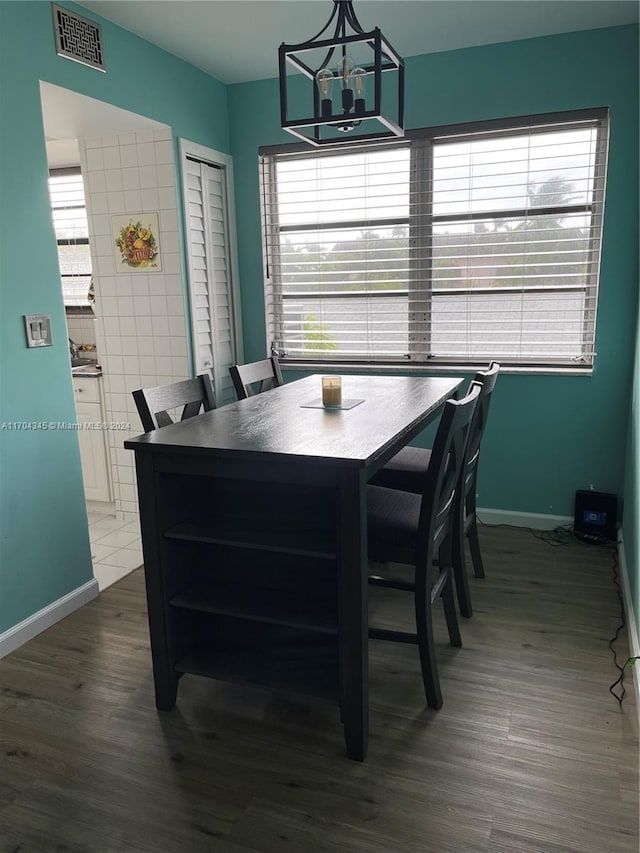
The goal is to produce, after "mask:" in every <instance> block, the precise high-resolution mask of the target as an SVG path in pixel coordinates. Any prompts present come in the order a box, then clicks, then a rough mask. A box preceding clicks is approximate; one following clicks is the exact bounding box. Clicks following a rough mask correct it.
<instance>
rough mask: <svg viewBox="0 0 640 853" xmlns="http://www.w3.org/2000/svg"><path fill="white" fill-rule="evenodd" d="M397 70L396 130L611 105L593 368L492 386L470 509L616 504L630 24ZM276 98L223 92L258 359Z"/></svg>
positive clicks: (624, 389)
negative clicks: (399, 120)
mask: <svg viewBox="0 0 640 853" xmlns="http://www.w3.org/2000/svg"><path fill="white" fill-rule="evenodd" d="M406 67H407V74H406V77H407V83H406V102H407V120H406V126H407V127H408V128H412V127H423V126H431V125H442V124H449V123H457V122H465V121H476V120H480V119H490V118H500V117H504V116H519V115H527V114H532V113H544V112H551V111H557V110H571V109H582V108H586V107H599V106H609V107H610V108H611V144H610V155H609V175H608V182H607V198H606V217H605V227H604V245H603V252H602V275H601V280H600V298H599V313H598V328H597V337H596V350H597V353H598V355H597V359H596V367H595V369H594V372H593V375H592V376H590V377H583V376H576V377H574V376H558V375H555V376H554V375H503V376H502V377H501V378H500V380H499V384H498V387H497V390H496V394H495V397H494V403H493V404H492V414H491V422H490V428H489V430H488V431H487V435H486V439H485V443H484V445H483V460H482V466H481V471H480V478H479V493H480V497H479V503H480V506H483V507H492V508H494V509H504V510H512V511H521V512H534V513H547V514H559V515H572V514H573V499H574V492H575V490H576V489H582V488H589V486H590V485H593V487H594V488H595V489H597V490H600V491H609V492H615V493H617V494H619V495H622V491H623V471H624V447H625V440H626V431H627V419H628V410H629V389H630V387H631V369H632V360H633V341H634V334H635V317H636V311H637V290H638V196H637V187H638V29H637V27H635V26H628V27H615V28H611V29H604V30H590V31H586V32H579V33H566V34H563V35H559V36H550V37H545V38H539V39H530V40H527V41H518V42H510V43H505V44H496V45H489V46H486V47H478V48H469V49H465V50H456V51H450V52H446V53H436V54H430V55H424V56H417V57H410V58H409V59H408V60H407V63H406ZM278 97H279V96H278V88H277V81H276V80H265V81H259V82H254V83H245V84H238V85H236V86H231V87H230V88H229V109H230V113H229V118H230V127H231V144H232V152H233V156H234V171H235V176H236V210H237V217H238V243H239V254H240V274H241V280H242V294H243V320H244V340H245V357H246V359H247V360H248V361H250V360H254V359H257V358H261V357H263V356H264V353H265V331H264V297H263V289H262V262H261V249H260V246H261V235H260V200H259V194H258V165H257V152H258V147H259V146H260V145H273V144H278V143H282V142H292V141H294V140H293V137H291V136H290V135H289V134H286V133H284V132H283V131H282V130H281V129H280V127H279V115H280V113H279V101H278ZM424 441H425V442H426V441H427V438H424ZM483 470H484V471H490V472H491V475H490V476H483Z"/></svg>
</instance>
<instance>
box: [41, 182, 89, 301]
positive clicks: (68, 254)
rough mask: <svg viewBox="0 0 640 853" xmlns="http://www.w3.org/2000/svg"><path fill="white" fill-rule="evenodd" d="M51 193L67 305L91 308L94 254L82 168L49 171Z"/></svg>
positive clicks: (61, 275)
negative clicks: (89, 297)
mask: <svg viewBox="0 0 640 853" xmlns="http://www.w3.org/2000/svg"><path fill="white" fill-rule="evenodd" d="M49 196H50V198H51V209H52V212H53V227H54V230H55V234H56V239H57V241H58V263H59V264H60V278H61V280H62V295H63V298H64V304H65V305H73V306H85V307H89V305H90V303H89V300H88V298H87V297H88V293H89V285H90V283H91V256H90V254H89V226H88V223H87V211H86V208H85V202H84V185H83V182H82V175H81V174H80V169H79V168H70V169H52V170H51V171H50V172H49Z"/></svg>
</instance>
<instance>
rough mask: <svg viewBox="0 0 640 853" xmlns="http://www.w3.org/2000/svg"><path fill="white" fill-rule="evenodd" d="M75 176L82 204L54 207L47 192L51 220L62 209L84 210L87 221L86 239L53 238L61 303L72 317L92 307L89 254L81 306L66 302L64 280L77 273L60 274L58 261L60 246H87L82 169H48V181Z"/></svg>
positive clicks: (91, 312) (74, 276)
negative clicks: (80, 183) (84, 294)
mask: <svg viewBox="0 0 640 853" xmlns="http://www.w3.org/2000/svg"><path fill="white" fill-rule="evenodd" d="M75 175H78V176H79V177H80V180H81V182H82V185H83V199H84V204H78V205H71V206H69V207H67V208H62V207H59V206H58V207H56V206H54V204H53V199H52V198H51V191H50V190H49V207H50V209H51V216H52V218H53V214H54V212H55V211H56V210H62V209H66V210H84V213H85V217H86V219H87V236H86V237H58V235H57V233H56V234H55V237H56V246H57V251H58V267H59V276H60V286H61V289H62V298H63V302H64V306H65V312H66V314H67V315H73V314H76V313H77V314H82V315H85V314H93V307H92V304H91V302H90V301H89V298H88V294H89V287H90V283H91V278H92V276H93V263H92V260H91V255H90V254H89V266H90V269H89V272H88V273H86V275H88V277H89V284H88V285H87V298H86V302H83V303H81V304H78V303H75V302H67V298H68V297H67V293H66V292H65V288H64V280H65V279H73V278H77V276H78V274H77V273H63V272H62V264H61V261H60V246H89V217H88V213H87V203H86V194H85V193H84V179H83V177H82V169H81V168H80V166H64V167H53V168H51V169H49V175H48V177H49V179H50V178H64V177H71V176H75ZM55 230H56V229H55V221H54V232H55Z"/></svg>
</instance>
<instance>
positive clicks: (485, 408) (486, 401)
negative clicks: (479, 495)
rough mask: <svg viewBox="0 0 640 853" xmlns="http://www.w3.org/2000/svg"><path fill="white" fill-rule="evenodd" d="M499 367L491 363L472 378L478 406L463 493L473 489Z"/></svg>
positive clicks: (471, 434) (470, 440) (466, 465)
mask: <svg viewBox="0 0 640 853" xmlns="http://www.w3.org/2000/svg"><path fill="white" fill-rule="evenodd" d="M499 372H500V365H499V364H498V362H497V361H492V362H491V364H490V365H489V368H488V370H481V371H479V372H478V373H476V375H475V376H474V377H473V382H472V384H473V383H479V384H480V385H481V390H480V396H479V398H478V406H477V408H476V412H475V415H474V418H473V422H472V424H471V430H470V432H469V439H468V447H467V456H466V462H465V472H464V492H465V494H468V493H469V492H470V491H471V489H475V487H476V486H475V483H476V477H477V469H478V461H479V459H480V444H481V442H482V436H483V435H484V431H485V428H486V426H487V420H488V418H489V406H490V405H491V395H492V394H493V390H494V388H495V387H496V382H497V380H498V373H499Z"/></svg>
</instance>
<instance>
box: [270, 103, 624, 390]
mask: <svg viewBox="0 0 640 853" xmlns="http://www.w3.org/2000/svg"><path fill="white" fill-rule="evenodd" d="M585 123H592V124H593V125H594V126H595V127H596V133H597V137H596V147H595V154H594V173H593V182H592V184H591V186H590V191H591V199H590V201H588V202H587V203H584V204H562V205H549V206H548V207H540V208H535V215H536V216H541V217H542V216H548V215H558V214H560V213H562V214H564V215H568V214H574V213H584V214H586V215H589V217H590V223H589V229H590V230H589V235H588V238H587V246H588V249H587V258H588V260H587V263H588V271H587V272H586V274H585V281H584V285H583V286H582V289H583V290H584V292H585V294H586V298H585V305H584V309H583V313H582V327H583V332H582V348H581V349H582V352H581V355H580V356H577V357H573V358H571V359H570V358H569V357H568V356H567V357H566V358H561V357H557V356H556V357H555V358H554V359H553V360H549V361H544V360H539V361H536V360H533V359H532V360H526V359H524V358H520V359H518V358H516V357H514V358H512V359H508V358H506V359H505V358H501V361H502V363H503V364H504V366H505V368H506V369H507V370H511V371H513V372H537V373H541V372H542V373H575V374H583V375H584V374H587V375H588V374H591V372H592V371H593V366H594V362H595V356H596V353H595V340H596V331H597V329H596V320H597V302H598V288H599V277H600V261H601V250H602V240H603V233H604V223H603V219H604V207H605V195H606V186H605V183H606V173H607V154H608V142H609V131H610V110H609V108H608V107H597V108H592V109H585V110H572V111H563V112H554V113H545V114H541V115H531V116H518V117H508V118H502V119H492V120H487V121H480V122H471V123H464V124H453V125H446V126H439V127H430V128H420V129H415V130H409V131H407V132H406V133H405V137H404V138H402V139H398V140H395V139H394V140H390V141H388V142H380V143H377V144H370V145H368V146H367V148H368V150H376V149H383V148H388V147H389V146H395V147H398V146H400V147H403V146H404V147H409V150H410V170H411V175H412V176H411V181H413V180H414V179H415V176H414V174H413V170H416V169H417V170H422V174H420V175H419V176H418V180H420V181H424V184H422V185H423V186H424V187H426V188H427V189H426V191H425V192H421V193H419V194H414V193H411V194H410V210H409V218H408V223H409V268H410V275H409V286H408V290H407V293H406V295H407V298H408V300H409V305H408V309H409V310H408V318H409V329H408V350H409V351H408V353H407V356H406V358H400V357H381V358H362V359H359V358H351V357H343V358H341V357H339V356H338V357H337V358H335V359H324V358H322V357H320V358H318V357H317V355H314V356H313V357H310V358H308V359H307V358H301V357H299V356H298V355H296V356H288V355H287V353H286V350H285V349H284V348H283V347H282V342H283V341H284V332H283V328H282V324H283V320H284V300H285V299H286V296H285V295H283V289H282V280H281V276H280V269H279V263H278V255H279V246H280V234H282V233H286V231H287V230H292V231H293V230H296V228H297V226H284V227H282V228H281V227H280V226H279V223H278V220H277V182H276V163H277V158H278V155H279V156H280V158H281V159H282V158H283V157H287V158H288V157H291V158H295V159H306V158H310V159H317V158H323V157H329V156H332V155H334V154H335V155H344V154H346V153H349V150H353V151H354V152H355V151H357V150H358V149H359V148H362V147H364V145H365V143H358V144H354V146H353V148H352V149H349V148H346V147H345V146H344V145H342V146H340V147H339V148H338V147H334V148H327V149H325V150H322V151H318V150H317V149H312V150H311V149H309V147H308V146H307V145H304V144H293V145H278V146H265V147H261V148H260V149H259V152H258V153H259V176H260V205H261V225H262V251H263V267H264V272H265V280H264V292H265V312H266V326H267V340H268V341H269V344H270V346H271V351H272V353H273V354H276V355H278V356H279V357H280V358H281V361H282V363H283V365H284V366H285V367H287V368H289V367H292V368H296V367H299V368H301V369H309V368H310V367H313V366H314V365H322V366H327V367H339V368H340V369H341V370H342V369H347V370H348V369H352V368H357V369H362V368H368V369H374V370H381V369H382V370H390V371H394V372H395V371H397V370H398V369H399V368H400V369H401V370H407V369H409V370H412V371H413V370H420V371H424V370H429V372H431V371H432V370H434V369H436V370H444V371H447V370H452V369H456V368H457V369H460V368H461V367H465V368H470V369H475V368H476V367H477V366H478V364H483V362H479V363H476V362H475V361H473V360H471V359H470V358H469V357H468V356H467V355H466V354H461V355H460V357H456V356H454V357H451V356H447V357H444V356H438V355H437V354H436V355H434V354H432V353H431V352H430V346H429V344H430V340H431V334H432V325H431V313H432V307H433V302H432V300H431V294H432V293H433V265H432V264H430V265H429V269H428V271H425V270H424V269H423V270H422V272H421V274H420V280H419V283H418V284H417V287H416V284H415V283H416V282H417V280H418V276H414V275H411V268H412V266H415V264H416V263H417V261H416V253H415V249H413V248H412V247H413V246H415V245H416V242H415V239H414V238H416V237H419V240H420V243H419V245H420V249H419V251H421V252H422V253H424V249H425V247H426V248H427V249H428V252H429V253H430V257H433V252H432V249H433V242H432V239H433V228H434V226H435V225H437V224H439V223H444V222H451V221H452V220H455V219H456V217H455V216H452V215H450V214H437V215H434V213H433V210H432V205H433V173H434V156H433V152H434V147H435V146H437V145H439V144H442V143H447V142H457V141H463V140H465V139H469V138H475V139H481V138H483V137H484V138H491V137H495V136H496V135H498V136H500V137H505V136H508V135H522V134H523V133H525V132H526V133H530V134H535V133H549V132H550V131H552V130H553V129H554V127H556V128H557V129H558V130H563V131H564V130H571V129H572V126H575V127H576V128H578V127H584V126H585ZM274 155H275V156H274ZM491 213H492V211H486V210H485V211H482V212H478V213H469V212H468V213H464V214H460V215H459V216H458V219H459V220H465V221H473V220H480V219H482V218H484V219H485V220H486V218H487V215H488V214H489V215H491ZM525 213H526V214H527V215H529V216H531V209H528V210H526V211H525V210H520V209H515V208H514V209H513V210H506V209H505V210H503V209H501V208H499V209H496V210H495V212H494V216H495V217H496V218H498V217H500V218H505V219H507V218H508V217H511V218H513V217H514V216H518V215H521V216H522V215H523V214H525ZM344 224H345V225H347V224H348V225H350V226H351V227H353V226H354V225H358V224H363V226H364V225H367V226H371V227H373V226H375V225H379V224H380V223H379V222H378V221H377V220H371V221H367V222H366V223H357V222H354V221H350V222H348V221H347V220H345V222H344ZM385 224H386V223H385ZM335 225H336V223H334V222H332V223H328V224H327V223H322V226H321V227H322V228H325V227H326V228H327V230H328V229H329V228H331V227H334V226H335ZM314 227H315V228H316V229H317V225H316V226H314ZM416 229H421V230H422V232H423V233H421V234H419V235H417V234H416ZM297 230H300V229H299V228H298V229H297ZM274 249H275V251H274ZM413 289H417V290H418V292H419V294H420V300H419V303H420V304H419V306H418V304H417V303H415V304H414V308H413V310H412V308H411V298H412V290H413ZM469 290H470V289H469V288H468V287H466V288H464V289H463V292H469ZM474 290H476V291H477V290H478V289H477V288H475V289H474ZM487 290H488V291H490V290H491V288H487ZM504 290H507V288H504ZM559 290H561V291H562V292H564V291H566V285H565V286H562V285H559ZM502 291H503V289H502V288H501V292H502ZM514 291H517V292H532V291H534V289H533V288H526V287H525V286H518V287H517V288H514ZM493 292H495V289H493ZM534 292H535V291H534ZM357 293H358V295H360V296H365V295H367V294H366V293H363V292H361V291H360V292H357ZM373 295H375V294H373ZM425 295H428V296H429V299H428V300H427V309H426V311H425V298H424V297H425ZM379 298H383V297H382V295H380V296H379ZM418 314H421V315H422V316H421V317H420V318H419V321H420V322H418ZM425 319H426V327H425ZM425 353H426V355H425Z"/></svg>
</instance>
